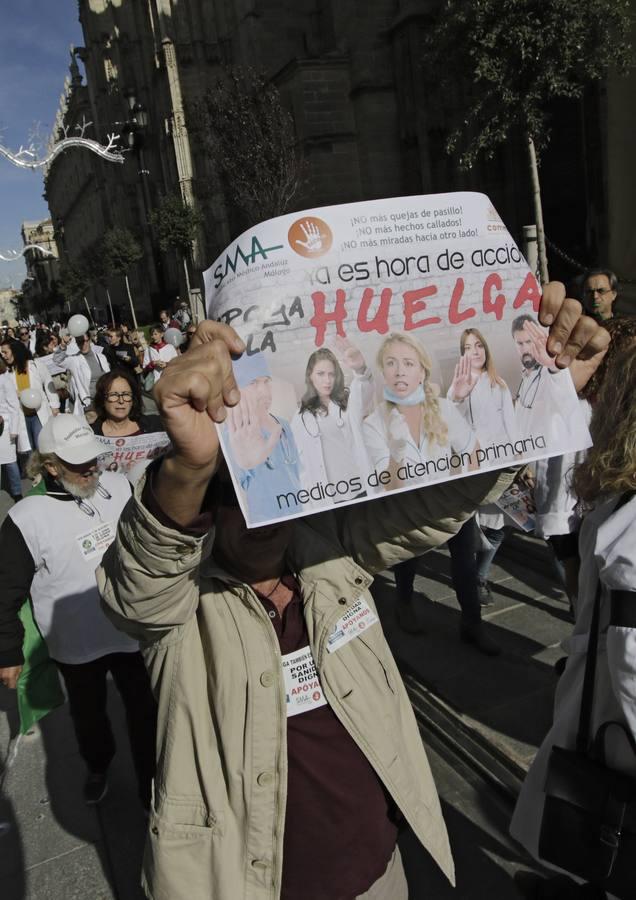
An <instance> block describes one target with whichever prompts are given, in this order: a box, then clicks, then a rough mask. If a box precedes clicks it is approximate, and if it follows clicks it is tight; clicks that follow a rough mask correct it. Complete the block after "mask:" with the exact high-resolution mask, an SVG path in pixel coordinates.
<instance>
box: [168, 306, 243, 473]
mask: <svg viewBox="0 0 636 900" xmlns="http://www.w3.org/2000/svg"><path fill="white" fill-rule="evenodd" d="M244 349H245V345H244V343H243V341H242V340H241V339H240V338H239V336H238V335H237V333H236V332H235V331H234V329H233V328H230V326H229V325H223V324H221V323H220V322H210V321H206V322H204V323H202V324H201V325H200V326H199V328H198V329H197V331H196V333H195V335H194V337H193V338H192V342H191V345H190V349H189V350H188V352H187V353H185V354H183V355H181V356H178V357H175V359H173V360H171V362H170V365H169V366H166V368H165V369H164V373H163V375H162V376H161V378H160V380H159V381H158V382H157V384H156V385H155V387H154V390H153V396H154V399H155V402H156V404H157V407H158V409H159V414H160V415H161V418H162V419H163V423H164V427H165V429H166V431H167V432H168V434H169V436H170V440H171V441H172V446H173V448H174V451H173V456H175V457H176V458H178V459H179V460H180V461H181V462H182V463H183V464H184V465H185V466H187V467H189V468H191V469H199V468H201V469H214V468H215V466H216V462H217V455H218V451H219V439H218V435H217V431H216V427H215V423H216V422H223V421H224V420H225V418H226V415H227V409H226V407H232V406H234V405H235V404H237V403H238V402H239V400H240V396H241V395H240V391H239V389H238V387H237V385H236V381H235V380H234V373H233V371H232V358H231V355H230V354H231V353H237V354H238V353H242V352H243V350H244Z"/></svg>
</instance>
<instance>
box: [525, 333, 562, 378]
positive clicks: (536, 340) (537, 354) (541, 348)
mask: <svg viewBox="0 0 636 900" xmlns="http://www.w3.org/2000/svg"><path fill="white" fill-rule="evenodd" d="M525 330H526V331H527V332H528V334H529V335H530V337H531V338H532V356H533V357H534V359H535V360H536V361H537V362H538V363H539V365H540V366H548V368H556V367H555V363H554V356H551V355H550V354H549V353H548V349H547V344H548V332H547V331H546V330H545V329H544V328H541V326H540V325H537V323H536V322H526V323H525Z"/></svg>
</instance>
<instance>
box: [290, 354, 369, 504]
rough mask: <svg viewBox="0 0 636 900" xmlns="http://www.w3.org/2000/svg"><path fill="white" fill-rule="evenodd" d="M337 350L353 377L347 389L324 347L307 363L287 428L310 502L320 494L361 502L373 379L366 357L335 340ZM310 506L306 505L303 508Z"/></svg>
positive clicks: (364, 489) (366, 468)
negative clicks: (364, 423)
mask: <svg viewBox="0 0 636 900" xmlns="http://www.w3.org/2000/svg"><path fill="white" fill-rule="evenodd" d="M336 349H337V350H338V351H339V353H340V354H341V357H342V360H343V363H344V365H345V367H346V368H348V369H350V370H351V371H352V372H353V378H352V380H351V384H350V385H349V387H347V386H346V384H345V375H344V372H343V370H342V367H341V365H340V363H339V362H338V359H337V357H336V355H335V354H334V353H333V352H332V351H331V350H329V349H327V348H326V347H323V348H321V349H319V350H315V351H314V352H313V353H312V354H311V356H310V357H309V359H308V361H307V368H306V370H305V393H304V394H303V397H302V399H301V401H300V408H299V410H298V412H297V413H296V415H295V416H294V418H293V419H292V422H291V428H292V433H293V435H294V439H295V441H296V446H297V448H298V453H299V457H300V480H301V484H302V486H303V488H304V489H305V490H307V491H309V492H310V498H311V500H312V501H320V500H321V494H322V491H321V490H320V487H317V485H318V483H321V484H322V485H323V488H324V489H325V490H326V491H328V493H330V494H333V497H332V499H333V501H334V502H335V503H342V502H343V501H345V500H353V499H354V498H355V497H363V496H365V494H366V493H368V487H367V485H366V479H367V475H368V473H369V469H370V465H369V458H368V456H367V452H366V448H365V446H364V441H363V439H362V421H363V419H364V417H365V416H366V415H368V414H369V413H370V412H371V411H372V409H373V405H374V384H373V376H372V373H371V371H370V369H369V368H368V367H367V364H366V362H365V359H364V356H363V355H362V353H361V352H360V350H358V348H357V347H354V346H353V344H350V343H349V341H347V340H345V339H343V338H339V339H337V341H336ZM307 506H309V504H307Z"/></svg>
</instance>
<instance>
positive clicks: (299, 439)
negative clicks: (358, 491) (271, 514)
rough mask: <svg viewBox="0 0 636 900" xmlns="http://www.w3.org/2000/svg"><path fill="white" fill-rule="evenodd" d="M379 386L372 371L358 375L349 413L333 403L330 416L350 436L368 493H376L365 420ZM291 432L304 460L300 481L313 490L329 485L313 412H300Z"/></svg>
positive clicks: (313, 503)
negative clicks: (368, 481)
mask: <svg viewBox="0 0 636 900" xmlns="http://www.w3.org/2000/svg"><path fill="white" fill-rule="evenodd" d="M374 400H375V387H374V382H373V375H372V373H371V372H370V370H369V369H367V370H366V372H365V373H364V374H363V375H354V377H353V379H352V380H351V384H350V385H349V402H348V404H347V409H346V410H344V411H343V410H341V409H340V407H339V406H337V405H336V404H335V403H333V401H331V402H330V403H329V415H330V416H334V417H336V418H337V420H338V421H340V422H341V423H342V427H343V429H344V430H346V432H347V434H348V437H349V441H348V444H349V447H350V451H351V453H352V455H353V458H354V460H355V468H356V471H357V473H359V475H360V478H361V480H362V485H363V489H364V490H365V491H366V493H367V494H371V493H376V491H375V489H372V488H369V486H368V485H367V484H366V479H367V478H368V475H369V474H370V472H371V465H370V462H369V456H368V454H367V450H366V447H365V445H364V440H363V438H362V421H363V419H364V417H365V416H367V415H368V414H369V413H370V412H371V410H372V409H373V404H374ZM290 424H291V430H292V434H293V435H294V441H295V442H296V448H297V450H298V456H299V460H300V482H301V484H302V486H303V488H305V490H309V489H310V488H311V487H312V486H313V485H315V484H316V482H317V481H320V482H323V483H325V482H327V481H328V475H327V468H326V465H325V459H324V455H323V450H322V442H321V439H320V426H319V422H318V421H317V419H316V416H314V415H313V413H311V412H309V411H308V410H305V411H304V412H303V413H300V412H297V413H296V415H295V416H294V417H293V419H292V420H291V423H290ZM316 505H320V506H322V505H324V501H316V502H314V501H313V500H312V501H310V502H309V503H307V504H305V505H304V508H305V509H308V508H311V507H313V506H316Z"/></svg>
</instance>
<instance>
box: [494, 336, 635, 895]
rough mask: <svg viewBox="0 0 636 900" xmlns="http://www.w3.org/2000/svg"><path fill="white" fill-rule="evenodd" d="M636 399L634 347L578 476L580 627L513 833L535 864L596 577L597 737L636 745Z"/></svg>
mask: <svg viewBox="0 0 636 900" xmlns="http://www.w3.org/2000/svg"><path fill="white" fill-rule="evenodd" d="M635 394H636V348H632V349H631V350H629V351H628V352H627V354H625V355H623V356H621V357H620V358H618V359H617V360H616V361H615V364H614V366H613V368H612V369H611V370H610V371H609V372H608V375H607V379H606V381H605V384H604V386H603V388H602V390H601V392H600V395H599V398H598V402H597V404H596V406H595V411H594V415H593V418H592V423H591V426H590V431H591V433H592V438H593V441H594V446H593V447H592V448H591V449H590V450H589V451H588V456H587V458H586V460H585V461H584V462H583V463H582V464H581V465H580V466H578V468H577V470H576V472H575V475H574V488H575V491H576V493H577V494H578V496H579V497H580V498H581V499H582V500H583V501H584V502H585V503H587V504H594V509H593V510H592V511H591V512H590V513H588V515H587V516H586V517H585V519H584V520H583V524H582V526H581V530H580V534H579V558H580V571H579V579H578V594H577V596H576V598H575V600H574V612H575V626H574V630H573V633H572V635H571V637H569V638H567V639H566V641H565V642H564V648H565V649H566V650H567V653H568V659H567V664H566V667H565V671H564V672H563V675H562V676H561V678H560V680H559V683H558V687H557V691H556V697H555V709H554V722H553V725H552V728H551V729H550V732H549V733H548V735H547V737H546V738H545V740H544V742H543V744H542V745H541V748H540V749H539V751H538V753H537V755H536V757H535V760H534V762H533V764H532V767H531V768H530V771H529V772H528V775H527V777H526V780H525V782H524V784H523V788H522V790H521V793H520V795H519V799H518V801H517V806H516V808H515V812H514V816H513V819H512V823H511V827H510V831H511V834H512V835H513V837H514V838H516V840H518V841H519V842H520V843H521V844H523V846H524V847H525V848H526V850H528V852H529V853H531V854H532V855H533V856H535V857H537V858H538V845H539V834H540V828H541V819H542V814H543V807H544V786H545V779H546V772H547V764H548V759H549V756H550V751H551V749H552V747H553V746H554V745H557V746H559V747H564V748H565V749H574V747H575V743H576V735H577V729H578V722H579V713H580V708H581V694H582V687H583V674H584V671H585V660H586V649H587V643H588V636H589V630H590V624H591V617H592V610H593V607H594V600H595V596H596V589H597V585H598V583H599V580H600V584H601V607H600V626H599V642H598V652H597V663H596V681H595V688H594V702H593V708H592V724H591V734H592V735H594V734H596V731H597V730H598V728H599V726H600V725H601V724H603V723H604V722H607V721H610V720H611V721H615V722H619V723H621V724H622V725H623V726H625V728H626V729H627V732H628V734H631V736H632V737H633V738H634V740H636V627H634V626H636V557H635V553H634V548H636V493H635V491H636V404H634V395H635ZM620 501H622V505H620V506H619V502H620ZM617 591H620V592H622V593H621V604H620V605H618V604H614V605H613V603H612V598H611V592H617ZM615 599H616V595H615V596H614V600H615ZM605 746H606V759H607V765H608V766H610V767H611V768H613V769H616V770H618V771H620V772H623V773H626V774H629V775H631V776H632V777H634V778H636V754H635V753H634V751H633V750H632V748H631V747H630V744H629V740H628V738H627V737H626V735H625V734H624V733H623V731H622V730H621V729H620V728H617V727H612V728H609V729H608V731H607V733H606V744H605ZM635 881H636V877H635ZM543 890H544V893H539V894H538V895H537V896H538V897H542V896H546V897H547V896H551V894H550V893H549V885H546V886H545V888H544V889H543ZM578 890H579V889H578V888H577V887H575V886H574V887H573V888H572V893H571V894H570V893H567V894H565V893H562V894H561V896H562V897H564V898H565V897H566V896H567V897H568V898H569V897H570V896H572V897H577V896H581V897H583V896H589V894H585V893H581V894H579V893H578ZM581 890H583V889H582V888H581ZM634 896H636V891H635V893H634Z"/></svg>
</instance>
